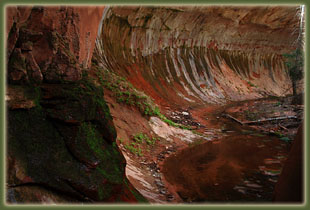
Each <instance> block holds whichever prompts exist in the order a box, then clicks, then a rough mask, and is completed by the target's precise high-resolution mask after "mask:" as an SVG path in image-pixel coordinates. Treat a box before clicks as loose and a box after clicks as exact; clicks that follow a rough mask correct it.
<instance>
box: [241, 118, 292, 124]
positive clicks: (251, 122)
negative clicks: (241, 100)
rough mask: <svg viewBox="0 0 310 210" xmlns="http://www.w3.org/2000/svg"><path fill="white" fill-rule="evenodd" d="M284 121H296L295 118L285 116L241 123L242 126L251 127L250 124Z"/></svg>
mask: <svg viewBox="0 0 310 210" xmlns="http://www.w3.org/2000/svg"><path fill="white" fill-rule="evenodd" d="M286 119H297V117H296V116H285V117H271V118H267V119H263V120H255V121H246V122H243V124H247V125H251V124H257V123H262V122H268V121H274V120H286Z"/></svg>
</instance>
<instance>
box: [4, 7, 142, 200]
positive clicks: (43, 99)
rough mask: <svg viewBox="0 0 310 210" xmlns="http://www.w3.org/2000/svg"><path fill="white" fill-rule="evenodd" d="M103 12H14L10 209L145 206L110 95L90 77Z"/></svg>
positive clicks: (10, 19)
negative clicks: (129, 172) (130, 175)
mask: <svg viewBox="0 0 310 210" xmlns="http://www.w3.org/2000/svg"><path fill="white" fill-rule="evenodd" d="M102 11H103V7H90V8H89V7H67V6H63V7H7V8H6V15H7V34H6V35H7V43H6V44H7V76H8V78H7V81H8V85H7V90H6V103H7V127H8V129H7V154H6V163H7V176H6V178H7V180H6V184H7V191H6V200H7V202H9V203H13V204H16V203H68V202H69V203H70V202H74V203H76V202H84V203H88V202H137V201H145V199H144V198H143V197H142V196H141V195H140V194H139V193H138V192H137V191H136V190H135V189H134V188H133V186H132V185H131V184H130V183H129V182H128V180H127V178H126V176H125V166H126V162H125V159H124V157H123V155H122V154H121V152H120V151H119V149H118V147H117V145H116V142H115V141H116V131H115V127H114V124H113V121H112V117H111V115H110V111H109V108H108V106H107V104H106V103H105V101H104V98H103V88H102V87H100V86H99V87H98V86H95V85H94V83H93V82H92V81H91V80H89V78H88V77H87V72H88V71H89V67H90V64H91V63H90V61H91V57H92V52H93V48H94V46H95V39H96V37H97V31H98V26H99V21H100V19H101V17H102ZM90 20H91V21H90Z"/></svg>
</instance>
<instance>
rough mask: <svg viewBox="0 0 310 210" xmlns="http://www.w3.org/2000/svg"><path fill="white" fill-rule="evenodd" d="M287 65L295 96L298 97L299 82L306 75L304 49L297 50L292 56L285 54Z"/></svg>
mask: <svg viewBox="0 0 310 210" xmlns="http://www.w3.org/2000/svg"><path fill="white" fill-rule="evenodd" d="M283 56H284V58H285V65H286V67H287V70H288V73H289V76H290V79H291V82H292V88H293V95H294V96H296V95H297V82H298V81H299V80H301V79H302V78H303V75H304V70H303V66H304V53H303V51H302V49H300V48H297V49H296V50H295V51H294V52H292V53H290V54H284V55H283Z"/></svg>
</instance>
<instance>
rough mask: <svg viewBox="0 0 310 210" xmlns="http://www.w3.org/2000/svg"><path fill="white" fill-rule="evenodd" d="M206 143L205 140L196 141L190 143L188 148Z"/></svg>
mask: <svg viewBox="0 0 310 210" xmlns="http://www.w3.org/2000/svg"><path fill="white" fill-rule="evenodd" d="M204 142H205V140H203V139H198V140H196V141H194V142H191V143H189V144H188V146H189V147H194V146H197V145H200V144H202V143H204Z"/></svg>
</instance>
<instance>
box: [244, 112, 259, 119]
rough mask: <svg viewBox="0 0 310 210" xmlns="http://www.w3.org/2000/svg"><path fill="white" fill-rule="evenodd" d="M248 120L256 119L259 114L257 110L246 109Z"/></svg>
mask: <svg viewBox="0 0 310 210" xmlns="http://www.w3.org/2000/svg"><path fill="white" fill-rule="evenodd" d="M244 114H245V117H246V119H247V120H256V119H257V118H258V117H259V116H258V113H257V112H251V111H249V110H245V111H244Z"/></svg>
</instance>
